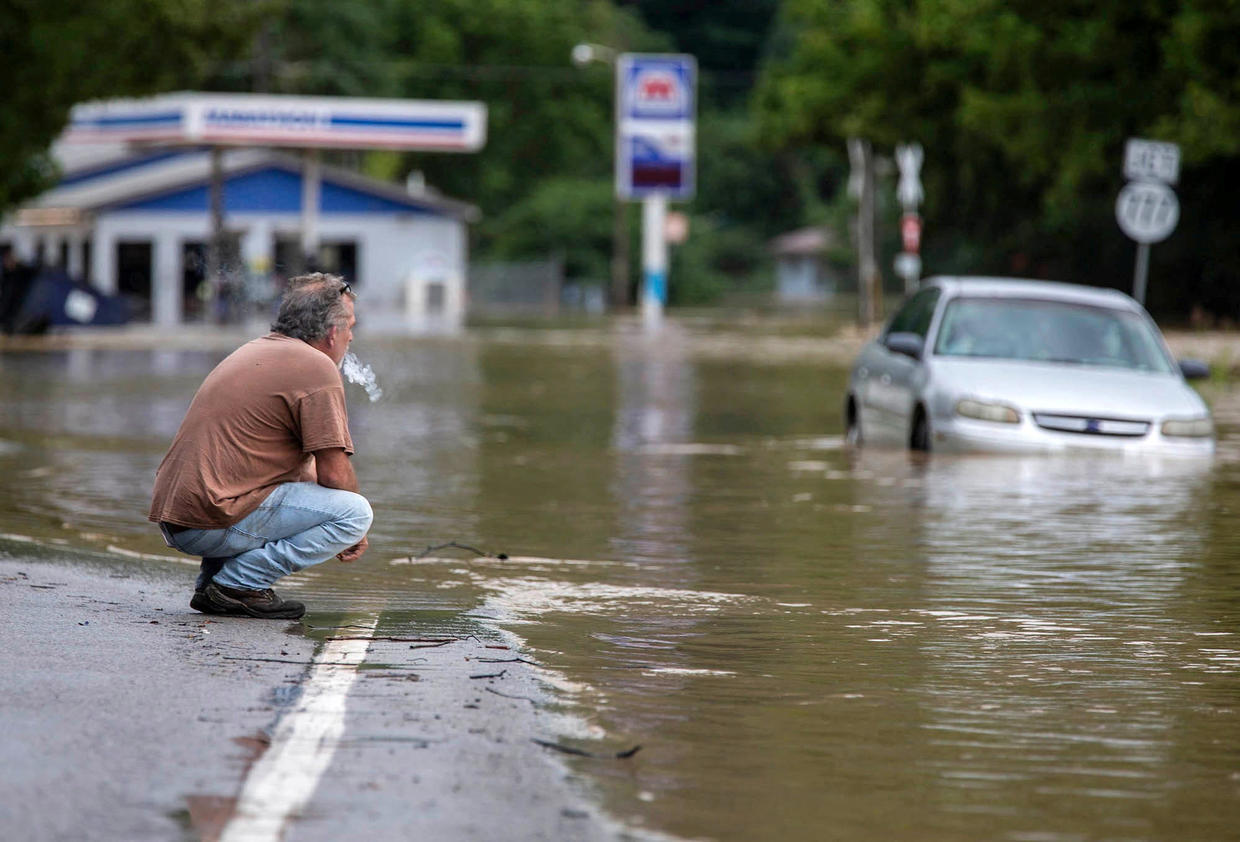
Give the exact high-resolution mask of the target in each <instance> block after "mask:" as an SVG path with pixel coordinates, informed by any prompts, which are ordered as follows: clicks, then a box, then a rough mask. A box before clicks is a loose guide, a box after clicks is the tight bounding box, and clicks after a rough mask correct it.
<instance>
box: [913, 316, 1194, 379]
mask: <svg viewBox="0 0 1240 842" xmlns="http://www.w3.org/2000/svg"><path fill="white" fill-rule="evenodd" d="M1156 331H1157V329H1156V328H1155V327H1154V326H1153V325H1152V324H1150V323H1149V321H1148V320H1146V319H1145V318H1144V317H1143V316H1142V315H1141V314H1139V313H1135V312H1133V311H1131V310H1122V309H1117V308H1112V307H1096V306H1091V305H1086V304H1076V303H1073V302H1067V301H1048V300H1037V299H1025V298H955V299H953V300H951V301H949V302H948V304H947V307H946V308H945V309H944V311H943V320H942V322H941V324H940V325H939V332H938V337H937V339H936V341H935V346H934V352H935V353H936V354H941V355H944V356H949V357H991V358H999V359H1011V360H1034V361H1041V362H1056V363H1069V364H1074V365H1093V366H1110V367H1114V368H1130V369H1137V370H1140V371H1155V372H1160V373H1169V372H1171V371H1173V370H1174V368H1173V366H1172V364H1171V360H1170V359H1168V357H1167V355H1166V353H1165V352H1164V351H1163V347H1162V343H1161V342H1160V341H1159V339H1158V336H1157V333H1156Z"/></svg>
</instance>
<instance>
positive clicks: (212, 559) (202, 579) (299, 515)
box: [165, 482, 374, 591]
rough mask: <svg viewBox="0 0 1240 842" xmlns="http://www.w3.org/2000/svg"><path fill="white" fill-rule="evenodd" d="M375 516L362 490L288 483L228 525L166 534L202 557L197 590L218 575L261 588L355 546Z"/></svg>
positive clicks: (223, 581) (221, 581) (235, 584)
mask: <svg viewBox="0 0 1240 842" xmlns="http://www.w3.org/2000/svg"><path fill="white" fill-rule="evenodd" d="M373 517H374V515H373V514H372V513H371V510H370V503H368V502H367V501H366V498H365V497H363V496H362V495H360V494H354V493H353V492H352V491H341V490H339V489H336V488H327V487H326V486H322V485H319V484H318V483H313V482H287V483H284V484H283V485H278V486H276V488H275V490H274V491H272V492H271V494H269V495H267V499H266V500H264V501H263V502H262V504H261V505H259V507H258V508H257V509H255V510H254V511H252V512H250V514H248V515H246V516H245V517H244V518H242V519H241V520H239V521H237V522H236V523H234V524H233V525H232V526H229V527H228V528H226V529H184V530H182V531H180V532H177V533H175V534H173V535H171V536H165V537H168V538H169V540H170V541H171V543H172V546H173V548H175V549H178V550H180V551H181V552H183V553H186V554H187V555H196V556H202V567H201V570H200V572H199V574H198V583H197V585H196V587H197V588H204V587H206V585H207V583H208V582H210V581H212V579H214V581H215V583H216V584H217V585H224V586H225V587H229V588H240V589H241V590H247V591H261V590H264V589H266V588H269V587H271V585H272V584H273V583H274V582H275V581H276V579H279V578H280V577H281V576H287V575H289V574H290V573H296V572H297V571H298V570H305V569H306V568H307V567H312V566H314V565H316V564H321V563H322V562H324V561H327V560H328V559H329V558H331V557H333V556H334V555H336V554H337V553H339V552H341V551H342V550H346V549H348V548H349V547H351V546H353V545H354V544H356V543H357V542H358V541H360V540H362V538H364V537H366V533H367V531H369V529H370V522H371V520H372V519H373Z"/></svg>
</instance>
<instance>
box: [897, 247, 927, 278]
mask: <svg viewBox="0 0 1240 842" xmlns="http://www.w3.org/2000/svg"><path fill="white" fill-rule="evenodd" d="M895 269H896V274H897V275H899V276H900V277H901V278H904V279H905V280H906V281H915V280H917V278H919V277H920V276H921V258H920V257H918V256H917V255H915V254H909V253H908V252H906V251H902V252H900V253H899V254H897V255H896V266H895Z"/></svg>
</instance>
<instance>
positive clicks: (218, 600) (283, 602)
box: [202, 582, 306, 620]
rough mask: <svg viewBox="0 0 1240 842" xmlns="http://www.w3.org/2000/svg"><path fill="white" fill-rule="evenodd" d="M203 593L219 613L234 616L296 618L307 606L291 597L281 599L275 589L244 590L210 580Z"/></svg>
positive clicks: (276, 618) (278, 618) (272, 618)
mask: <svg viewBox="0 0 1240 842" xmlns="http://www.w3.org/2000/svg"><path fill="white" fill-rule="evenodd" d="M202 595H203V597H204V598H206V600H207V601H208V602H209V603H210V604H211V607H212V608H214V609H215V613H217V614H229V615H232V616H234V617H259V618H265V619H270V620H296V619H297V618H298V617H300V616H301V615H302V614H305V613H306V606H304V605H302V604H301V603H300V602H296V601H294V600H291V599H281V598H280V597H279V596H278V595H277V594H276V592H275V591H273V590H272V589H271V588H267V589H266V590H262V591H243V590H241V589H239V588H230V587H227V586H225V585H219V584H216V583H215V582H208V583H207V586H206V587H205V588H203V590H202Z"/></svg>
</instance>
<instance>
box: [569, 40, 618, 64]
mask: <svg viewBox="0 0 1240 842" xmlns="http://www.w3.org/2000/svg"><path fill="white" fill-rule="evenodd" d="M592 61H598V62H602V63H603V64H615V62H616V51H615V50H614V49H612V48H611V47H605V46H603V45H602V44H585V43H583V44H578V45H576V46H575V47H573V64H575V65H577V66H578V67H585V66H586V65H587V64H589V63H590V62H592Z"/></svg>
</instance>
